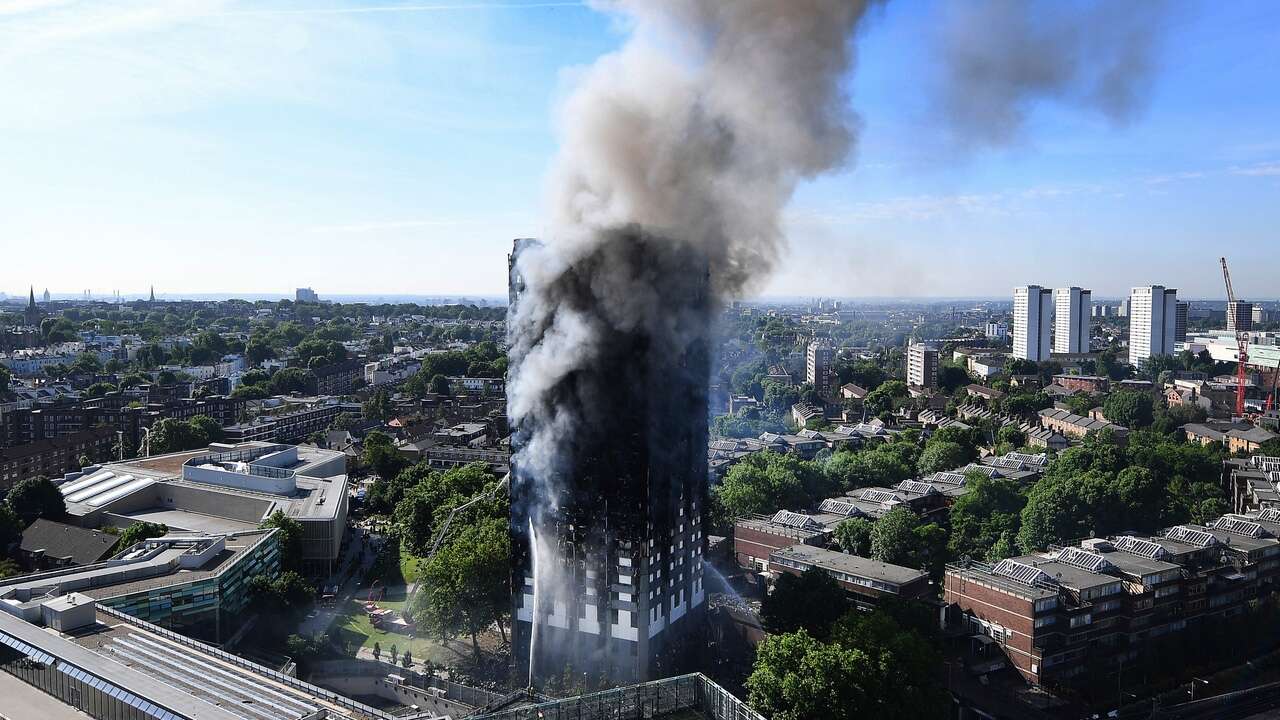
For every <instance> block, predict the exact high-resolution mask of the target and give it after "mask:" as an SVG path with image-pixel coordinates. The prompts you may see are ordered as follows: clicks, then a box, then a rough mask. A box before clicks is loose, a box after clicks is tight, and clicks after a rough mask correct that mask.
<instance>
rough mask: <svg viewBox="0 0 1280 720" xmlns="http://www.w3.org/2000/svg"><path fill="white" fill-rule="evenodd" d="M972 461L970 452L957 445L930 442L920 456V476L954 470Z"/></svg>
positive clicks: (944, 442)
mask: <svg viewBox="0 0 1280 720" xmlns="http://www.w3.org/2000/svg"><path fill="white" fill-rule="evenodd" d="M972 459H973V454H972V452H971V451H970V450H969V449H967V448H965V447H964V446H963V445H960V444H959V443H954V442H946V441H942V442H934V441H932V440H931V441H930V442H929V444H928V445H927V446H926V447H925V449H924V452H923V453H921V454H920V466H919V469H920V474H921V475H930V474H932V473H935V472H939V471H944V470H954V469H955V468H958V467H960V466H961V465H964V464H965V463H967V462H969V461H970V460H972Z"/></svg>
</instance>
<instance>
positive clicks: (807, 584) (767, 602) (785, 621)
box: [760, 567, 848, 638]
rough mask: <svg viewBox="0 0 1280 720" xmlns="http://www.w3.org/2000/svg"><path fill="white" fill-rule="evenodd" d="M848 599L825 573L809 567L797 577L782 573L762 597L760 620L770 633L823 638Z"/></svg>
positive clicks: (819, 569)
mask: <svg viewBox="0 0 1280 720" xmlns="http://www.w3.org/2000/svg"><path fill="white" fill-rule="evenodd" d="M847 607H848V599H847V597H846V596H845V592H844V589H843V588H841V587H840V584H839V583H837V582H836V581H835V580H834V579H833V578H832V577H831V576H830V575H828V574H827V572H826V571H825V570H822V569H821V568H817V567H812V568H809V569H808V570H806V571H805V572H804V573H802V574H800V575H792V574H791V573H786V572H784V573H782V574H781V575H779V576H778V579H777V580H776V581H775V582H774V584H773V588H772V589H771V590H770V591H769V594H768V595H767V596H765V599H764V604H763V606H762V607H761V609H760V620H761V622H762V623H763V624H764V628H765V630H768V631H769V632H771V633H774V634H781V633H789V632H795V631H796V630H800V629H802V628H803V629H804V630H806V631H808V633H809V634H810V635H812V636H813V637H817V638H825V637H826V636H827V634H828V633H829V632H830V630H831V624H832V623H834V622H835V621H836V620H837V619H839V617H840V616H841V615H843V614H844V612H845V609H846V608H847Z"/></svg>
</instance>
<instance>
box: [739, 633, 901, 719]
mask: <svg viewBox="0 0 1280 720" xmlns="http://www.w3.org/2000/svg"><path fill="white" fill-rule="evenodd" d="M873 662H874V661H873V660H872V658H871V657H869V656H868V655H867V654H866V653H865V652H863V651H861V650H859V649H856V648H845V647H843V646H841V645H836V644H827V643H823V642H820V641H818V640H816V639H814V638H813V637H812V636H811V635H809V633H807V632H805V631H804V630H799V631H797V632H793V633H787V634H785V635H772V636H769V637H766V638H765V639H764V640H763V641H762V642H761V643H760V645H759V647H757V648H756V661H755V665H754V667H753V669H752V672H751V676H750V677H748V678H747V681H746V688H747V701H748V702H749V703H750V704H751V706H752V707H753V708H755V710H756V711H757V712H759V713H760V714H762V715H764V716H765V717H767V718H771V720H812V719H813V718H827V719H829V720H855V719H856V720H862V718H867V717H879V716H876V715H873V714H871V712H872V710H873V709H874V707H875V699H874V698H875V697H876V695H877V692H878V690H879V688H876V687H875V686H874V685H873V684H872V682H873V680H872V678H873V677H874V676H875V674H876V672H875V668H874V667H873Z"/></svg>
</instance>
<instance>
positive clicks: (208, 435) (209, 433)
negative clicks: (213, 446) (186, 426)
mask: <svg viewBox="0 0 1280 720" xmlns="http://www.w3.org/2000/svg"><path fill="white" fill-rule="evenodd" d="M187 422H188V423H190V424H191V431H192V432H193V433H194V434H195V435H196V436H197V437H198V438H200V445H208V444H209V443H215V442H222V436H223V433H222V426H221V425H219V424H218V421H217V420H214V419H213V418H211V417H209V416H208V415H196V416H195V417H193V418H191V419H190V420H188V421H187Z"/></svg>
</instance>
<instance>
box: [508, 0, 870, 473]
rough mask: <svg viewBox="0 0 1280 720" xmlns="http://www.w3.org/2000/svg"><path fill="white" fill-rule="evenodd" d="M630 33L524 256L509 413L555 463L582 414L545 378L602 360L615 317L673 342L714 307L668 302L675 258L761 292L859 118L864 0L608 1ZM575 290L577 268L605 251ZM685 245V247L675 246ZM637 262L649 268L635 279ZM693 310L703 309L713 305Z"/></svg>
mask: <svg viewBox="0 0 1280 720" xmlns="http://www.w3.org/2000/svg"><path fill="white" fill-rule="evenodd" d="M598 6H599V7H601V8H603V9H606V10H608V11H610V12H613V13H616V14H617V15H618V17H619V19H620V21H621V22H623V23H626V24H627V26H628V28H629V31H630V39H629V40H628V42H627V43H626V44H625V46H624V47H623V48H622V49H621V50H619V51H618V52H616V53H613V54H611V55H607V56H605V57H603V58H601V59H600V60H599V61H598V62H596V63H595V65H593V66H592V67H591V68H590V69H588V70H586V71H585V73H584V74H583V76H582V77H581V81H580V83H579V84H578V86H577V89H576V90H575V91H574V92H573V93H572V95H571V96H570V97H569V99H568V100H567V102H566V103H565V105H564V107H563V108H562V112H561V126H562V138H561V151H560V156H559V158H558V159H557V162H556V164H555V168H554V170H553V172H552V175H551V182H550V193H549V194H550V207H549V217H550V226H549V229H550V235H551V237H550V238H548V241H549V242H548V250H547V251H546V252H540V253H531V254H529V256H527V257H525V258H524V259H523V260H522V262H521V267H520V269H521V271H522V273H523V275H524V279H525V282H526V284H527V289H526V291H525V293H524V295H523V296H522V298H521V301H520V302H519V303H518V304H517V310H516V312H515V316H514V318H513V323H512V328H513V333H512V355H513V360H515V361H516V362H515V363H513V365H514V368H513V373H512V378H511V380H512V382H511V385H510V388H509V397H510V412H511V416H512V418H513V419H514V420H515V421H516V423H517V424H518V425H519V424H521V422H522V421H527V422H526V423H525V427H526V428H528V429H530V434H529V435H528V437H527V438H526V442H525V445H524V449H523V450H522V451H521V455H520V457H519V458H518V460H519V461H521V462H523V463H524V467H525V468H526V469H527V470H528V471H530V472H531V473H533V474H535V475H540V476H548V475H549V474H550V472H551V471H552V470H553V468H554V467H555V464H556V459H557V457H558V456H559V454H560V453H559V451H558V446H559V445H560V444H562V443H563V442H564V439H565V438H566V437H569V436H571V433H572V432H573V431H574V430H575V429H578V428H580V427H581V423H582V420H583V418H582V417H580V416H579V415H578V414H577V413H576V412H575V410H574V409H573V408H566V407H564V406H563V405H562V404H561V403H559V402H558V400H559V398H556V397H554V396H553V395H554V394H552V393H550V392H549V389H550V388H552V387H555V386H556V385H557V384H558V383H560V382H561V381H562V380H563V379H564V378H565V377H566V376H567V375H569V374H570V373H574V372H577V371H582V370H584V369H585V370H590V369H592V368H594V367H595V364H596V362H597V361H598V356H599V351H600V350H601V347H600V343H601V341H602V339H604V338H606V337H607V335H608V331H610V330H623V331H631V330H634V329H637V328H641V329H643V330H645V331H646V332H648V333H649V334H651V335H653V336H655V337H658V338H661V339H663V340H664V341H669V342H671V343H672V344H673V348H674V347H678V346H679V345H681V344H683V343H685V342H687V341H688V340H690V338H689V337H688V333H690V332H692V333H698V332H700V328H701V327H702V322H701V320H702V318H701V317H695V318H689V317H685V316H684V310H685V308H681V307H672V306H671V305H670V304H669V302H668V301H669V300H671V299H672V298H673V296H672V295H671V294H669V293H667V292H666V287H665V285H666V283H669V282H679V281H680V280H679V278H675V277H670V274H672V273H678V272H679V271H681V270H683V271H685V272H686V274H687V273H688V271H690V270H691V268H688V267H687V266H686V267H684V268H676V267H663V266H662V264H661V260H662V258H663V257H664V256H667V257H676V256H678V257H680V258H688V257H691V256H692V255H697V256H699V257H700V258H702V259H703V260H705V264H706V268H707V271H708V272H709V284H710V289H711V299H712V301H713V304H714V302H715V301H716V300H719V299H723V298H727V297H730V296H733V295H736V294H738V293H741V292H742V291H743V290H744V289H746V288H748V287H751V286H752V283H753V281H757V280H759V279H760V278H762V277H763V276H764V275H765V274H766V273H767V272H768V271H769V270H770V269H771V268H772V267H773V265H774V263H775V262H776V261H777V259H778V257H779V253H780V251H781V249H782V233H781V230H780V216H781V211H782V208H783V207H784V205H785V204H786V202H787V200H788V199H789V198H790V196H791V194H792V191H793V190H794V188H795V186H796V184H797V183H798V182H799V181H800V180H802V179H804V178H809V177H813V176H815V175H818V174H820V173H822V172H824V171H827V170H830V169H832V168H835V167H837V166H839V165H840V164H842V163H843V162H844V161H845V159H846V158H847V157H848V156H849V154H850V151H851V150H852V149H853V147H854V144H855V139H856V129H857V126H858V123H857V121H856V119H855V117H854V116H853V114H852V113H851V112H850V111H849V108H848V101H847V98H846V96H845V94H844V92H843V89H842V82H843V79H844V77H845V75H846V72H847V70H848V68H849V65H850V60H851V57H852V48H851V46H850V42H851V37H852V35H853V33H854V30H855V28H856V27H857V24H858V22H859V21H860V20H861V19H862V18H863V16H864V14H865V12H866V9H867V3H866V2H862V1H861V0H857V1H855V0H785V1H779V0H732V1H729V2H725V1H724V0H617V1H616V2H608V3H598ZM641 235H642V236H643V242H644V244H645V246H646V249H645V253H646V254H648V255H650V256H651V258H650V259H651V260H652V261H653V262H652V267H651V268H650V270H649V271H648V272H645V271H644V269H643V268H642V267H640V266H642V265H644V264H645V262H644V260H645V259H644V258H635V257H634V256H630V257H632V258H633V259H635V260H637V261H638V265H637V264H631V263H620V262H616V258H615V261H606V262H600V263H596V264H595V265H594V267H595V270H594V272H596V275H595V276H594V277H591V278H589V279H587V280H586V281H585V284H586V285H587V286H588V287H589V294H590V295H591V296H592V298H590V300H591V301H584V302H578V301H576V300H575V301H574V302H567V298H566V297H565V289H564V288H563V287H557V286H556V283H557V282H558V281H562V280H563V278H564V276H565V272H566V270H570V269H574V268H580V267H581V266H582V264H583V261H584V260H585V259H586V258H588V257H591V256H598V255H600V254H601V253H604V254H606V255H608V254H617V253H622V254H628V253H629V252H630V251H629V250H628V247H630V248H631V249H634V248H636V247H638V245H637V243H638V242H640V238H641ZM673 253H674V254H673ZM637 273H640V274H639V275H637ZM705 312H706V309H705V308H696V309H695V314H696V315H699V316H700V315H702V314H705Z"/></svg>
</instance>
